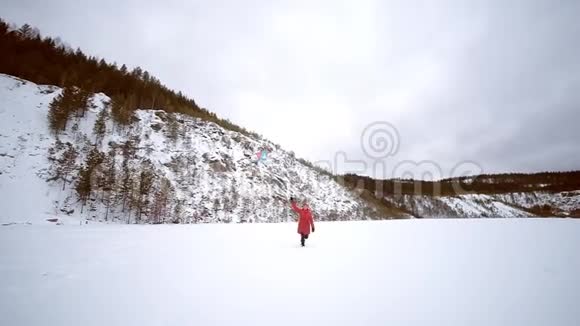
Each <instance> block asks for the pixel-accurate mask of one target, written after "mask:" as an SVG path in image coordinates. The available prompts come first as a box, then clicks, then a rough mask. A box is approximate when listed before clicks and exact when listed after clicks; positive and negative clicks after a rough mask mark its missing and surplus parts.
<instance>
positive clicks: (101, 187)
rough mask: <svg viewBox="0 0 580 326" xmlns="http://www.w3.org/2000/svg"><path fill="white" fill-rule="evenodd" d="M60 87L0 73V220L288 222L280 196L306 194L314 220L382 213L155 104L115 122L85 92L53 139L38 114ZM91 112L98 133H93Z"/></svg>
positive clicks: (264, 144) (274, 152)
mask: <svg viewBox="0 0 580 326" xmlns="http://www.w3.org/2000/svg"><path fill="white" fill-rule="evenodd" d="M61 91H62V90H61V89H59V88H57V87H53V86H39V85H36V84H34V83H31V82H27V81H23V80H19V79H17V78H14V77H11V76H6V75H0V127H1V131H0V133H1V135H0V173H1V174H0V200H1V201H2V206H3V212H1V213H0V216H2V220H3V221H4V222H6V221H8V222H11V221H16V222H26V221H34V220H45V219H46V218H49V217H59V216H60V217H61V220H67V218H66V216H71V217H74V218H83V219H91V220H102V221H104V220H107V221H119V222H131V223H133V222H139V223H148V222H154V223H163V222H166V223H167V222H179V223H198V222H226V223H228V222H277V221H288V220H293V219H294V214H293V213H292V212H291V211H290V210H289V207H288V199H289V197H290V196H294V197H297V198H298V199H299V200H300V199H305V200H308V202H309V204H310V206H311V207H312V208H313V210H314V211H315V214H316V217H317V219H319V220H353V219H367V218H369V217H381V218H384V217H387V216H378V215H377V214H378V213H377V211H376V210H375V209H374V208H372V207H371V206H369V205H368V204H367V203H366V202H365V201H363V200H361V199H360V198H358V197H357V196H356V195H355V194H353V193H351V192H350V191H348V190H347V189H346V188H344V187H342V186H341V185H339V184H338V183H336V182H335V181H334V180H333V179H332V178H331V177H329V176H328V175H325V174H323V173H320V172H318V171H317V170H314V169H312V168H311V167H309V166H306V165H304V164H302V163H301V162H299V161H298V160H297V159H296V158H295V157H294V156H293V155H292V154H291V153H289V152H286V151H285V150H283V149H282V148H280V147H279V146H277V145H275V144H273V143H271V142H269V141H267V140H257V139H253V138H249V137H247V136H245V135H242V134H240V133H236V132H233V131H229V130H225V129H223V128H221V127H219V126H218V125H216V124H214V123H211V122H207V121H202V120H200V119H196V118H191V117H189V116H185V115H181V114H170V113H166V112H163V111H160V110H138V111H135V115H134V117H133V123H131V124H130V125H128V126H122V125H118V124H116V123H115V122H114V121H113V119H111V118H110V116H111V114H110V110H111V108H110V107H111V106H110V99H109V98H108V97H107V96H106V95H105V94H94V95H93V96H91V98H90V101H89V103H90V104H89V105H88V108H87V110H86V111H85V112H84V113H83V114H80V115H78V116H74V117H73V118H71V121H70V122H69V123H68V125H67V128H66V130H65V131H63V132H60V133H59V134H58V135H53V134H52V133H51V132H50V131H49V128H48V123H47V113H48V110H49V104H50V102H51V101H52V100H53V99H54V98H55V96H57V95H58V94H59V93H60V92H61ZM99 118H101V119H104V125H105V132H104V134H103V135H102V137H99V136H98V135H97V134H96V133H95V132H94V130H95V124H96V123H97V121H98V120H99ZM262 151H265V152H266V155H265V156H264V157H263V158H262V159H261V160H259V156H258V153H260V152H262ZM71 153H73V154H74V155H72V156H74V158H73V160H72V162H69V163H71V166H68V167H67V166H66V165H67V155H68V156H71ZM69 158H70V157H69ZM93 158H94V160H93ZM69 161H70V159H69ZM95 162H96V163H97V164H95ZM93 165H94V166H93ZM83 169H85V170H84V171H86V170H90V171H89V172H90V173H89V174H90V178H89V179H90V180H89V181H88V183H89V184H90V193H89V194H88V197H82V196H80V195H79V192H78V191H77V190H76V188H79V184H80V183H82V180H81V179H82V177H81V172H82V171H83ZM65 172H66V173H65ZM64 174H66V175H64ZM63 188H64V190H63ZM83 198H84V199H83ZM71 221H74V219H72V220H71Z"/></svg>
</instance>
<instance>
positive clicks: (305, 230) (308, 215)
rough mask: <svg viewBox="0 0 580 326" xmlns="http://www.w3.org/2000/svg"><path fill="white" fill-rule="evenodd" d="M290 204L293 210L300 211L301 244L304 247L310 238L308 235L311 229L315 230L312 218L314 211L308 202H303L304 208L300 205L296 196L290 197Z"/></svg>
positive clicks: (299, 230) (299, 229)
mask: <svg viewBox="0 0 580 326" xmlns="http://www.w3.org/2000/svg"><path fill="white" fill-rule="evenodd" d="M290 205H291V206H292V210H294V211H295V212H296V213H298V233H299V234H300V244H301V245H302V247H304V245H305V241H306V239H308V235H309V234H310V229H311V228H312V232H314V219H313V218H312V212H311V211H310V207H308V204H307V203H306V202H304V203H303V204H302V208H300V207H298V205H296V201H295V200H294V197H290Z"/></svg>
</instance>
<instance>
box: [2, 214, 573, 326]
mask: <svg viewBox="0 0 580 326" xmlns="http://www.w3.org/2000/svg"><path fill="white" fill-rule="evenodd" d="M316 226H317V229H316V232H315V233H313V234H312V235H311V237H310V239H309V240H308V241H307V246H306V247H305V248H301V247H299V244H298V242H299V241H298V235H297V234H296V233H295V232H296V225H295V224H294V223H278V224H271V223H267V224H198V225H141V226H135V225H118V224H117V225H116V224H98V223H94V224H91V223H89V224H88V225H82V226H80V225H62V226H56V225H43V224H38V225H10V226H3V227H0V251H1V253H0V325H10V326H18V325H108V326H113V325H141V326H145V325H236V326H237V325H256V326H259V325H267V326H270V325H292V326H296V325H301V326H306V325H317V326H318V325H458V326H463V325H481V326H490V325H510V326H517V325H522V326H534V325H538V326H539V325H542V326H543V325H559V326H566V325H569V326H576V325H580V310H579V309H578V302H580V251H579V250H578V248H580V221H579V220H574V219H477V220H473V219H445V220H439V219H433V220H399V221H374V222H371V221H358V222H321V223H317V225H316Z"/></svg>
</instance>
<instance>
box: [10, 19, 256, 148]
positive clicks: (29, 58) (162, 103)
mask: <svg viewBox="0 0 580 326" xmlns="http://www.w3.org/2000/svg"><path fill="white" fill-rule="evenodd" d="M0 49H2V50H1V51H0V72H2V73H5V74H9V75H13V76H16V77H19V78H22V79H26V80H30V81H32V82H34V83H37V84H49V85H56V86H60V87H62V88H65V90H66V89H69V90H70V89H72V88H73V87H76V88H78V89H80V90H82V92H84V93H87V94H91V93H97V92H103V93H105V94H107V95H108V96H109V97H111V99H112V101H113V103H112V105H113V107H112V109H113V115H114V116H116V118H118V122H124V123H130V122H131V116H132V112H133V111H135V110H136V109H138V108H141V109H161V110H165V111H167V112H179V113H183V114H187V115H190V116H193V117H198V118H201V119H203V120H206V121H211V122H214V123H216V124H218V125H220V126H222V127H223V128H225V129H228V130H233V131H237V132H240V133H243V134H245V135H248V136H251V137H253V138H256V139H260V138H261V136H260V135H258V134H256V133H253V132H249V131H248V130H246V129H244V128H242V127H240V126H237V125H235V124H233V123H231V122H230V121H228V120H225V119H220V118H218V117H217V116H216V114H215V113H212V112H209V111H208V110H206V109H204V108H200V107H199V106H198V105H197V104H196V103H195V101H194V100H193V99H191V98H188V97H187V96H185V95H184V94H182V93H181V92H177V93H176V92H174V91H172V90H170V89H168V88H167V87H166V86H164V85H163V84H161V82H160V81H159V80H158V79H157V78H155V77H154V76H152V75H151V74H150V73H149V72H147V71H146V70H143V69H142V68H140V67H135V68H134V69H133V70H131V71H130V70H129V69H128V68H127V66H126V65H124V64H123V65H121V66H120V67H119V66H117V64H116V63H110V62H107V61H105V60H104V59H99V58H97V57H94V56H87V55H85V54H84V53H83V52H82V51H81V50H80V49H77V50H73V49H71V48H70V47H69V46H68V45H66V44H65V43H63V42H62V41H61V40H60V39H59V38H51V37H42V36H41V34H40V31H39V30H38V29H37V28H33V27H31V26H30V25H28V24H24V25H22V26H21V27H16V26H10V25H8V24H7V23H6V22H4V21H3V20H2V19H0ZM66 111H67V110H62V111H61V112H59V113H58V114H57V116H55V117H53V118H54V119H55V120H58V121H61V122H63V121H66V119H64V117H65V116H66V115H67V114H68V112H66ZM58 115H60V116H58ZM54 127H57V129H58V128H63V127H66V126H63V125H58V123H56V124H55V125H54Z"/></svg>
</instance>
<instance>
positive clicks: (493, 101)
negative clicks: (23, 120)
mask: <svg viewBox="0 0 580 326" xmlns="http://www.w3.org/2000/svg"><path fill="white" fill-rule="evenodd" d="M0 15H1V17H2V18H3V19H5V20H7V21H8V22H13V23H16V24H19V25H20V24H23V23H29V24H31V25H33V26H36V27H38V28H40V30H41V32H42V33H43V35H51V36H60V37H61V38H62V39H63V40H64V41H66V42H67V43H69V44H70V45H71V46H73V47H77V46H78V47H81V48H82V49H83V51H84V52H85V53H87V54H90V55H96V56H99V57H104V58H105V59H107V60H108V61H116V62H118V63H126V64H127V65H128V66H130V67H134V66H137V65H138V66H141V67H142V68H143V69H145V70H148V71H149V72H150V73H152V74H153V75H155V76H157V77H158V78H159V79H160V80H161V81H162V82H163V83H164V84H165V85H167V86H169V87H170V88H173V89H175V90H181V91H183V92H184V93H186V94H187V95H189V96H190V97H192V98H194V99H195V100H196V102H197V103H198V104H199V105H200V106H202V107H206V108H207V109H209V110H210V111H214V112H216V113H217V114H218V115H219V116H221V117H225V118H229V119H230V120H232V121H233V122H235V123H237V124H239V125H241V126H244V127H246V128H248V129H250V130H254V131H257V132H259V133H261V134H262V135H264V136H265V137H267V138H268V139H270V140H272V141H274V142H276V143H278V144H280V145H282V146H283V147H284V148H285V149H288V150H294V151H295V152H296V154H297V155H298V156H301V157H305V158H307V159H309V160H311V161H323V160H327V161H330V162H333V163H332V168H333V169H335V170H337V172H345V171H352V172H359V173H366V174H369V175H375V176H377V177H391V176H392V175H393V174H395V175H402V174H403V172H405V171H407V170H408V171H410V172H411V173H414V174H415V176H416V177H420V176H421V175H422V174H423V172H425V171H426V170H427V172H432V174H433V175H434V176H435V177H440V176H449V175H451V174H454V175H456V174H457V173H456V172H457V171H455V172H453V168H454V167H455V166H456V165H458V164H461V163H462V162H465V161H471V162H473V163H469V164H467V165H465V164H463V165H461V167H460V168H461V169H464V170H465V168H466V167H467V168H466V169H467V170H473V171H474V172H480V171H477V169H479V167H481V169H482V171H481V172H484V173H493V172H507V171H519V172H529V171H543V170H570V169H580V131H579V130H578V127H579V125H580V41H579V37H580V19H579V18H578V17H580V1H557V0H551V1H550V0H547V1H534V0H523V1H509V0H507V1H500V0H498V1H475V0H470V1H463V0H461V1H448V0H438V1H406V0H404V1H366V0H357V1H349V2H340V1H336V0H331V1H151V0H139V1H79V0H53V1H50V4H48V3H46V2H42V1H29V0H3V1H2V2H1V3H0ZM380 121H385V122H388V123H390V124H391V125H392V126H394V128H396V131H397V132H396V133H395V131H393V130H392V129H389V127H385V128H386V129H384V128H383V129H384V132H387V133H388V134H389V135H390V136H391V137H388V138H387V139H390V140H393V139H395V140H396V142H394V141H391V142H390V143H383V144H381V143H380V141H379V142H377V143H374V145H377V146H380V145H385V146H386V148H385V152H384V153H382V154H381V153H376V152H375V153H372V150H373V149H376V148H374V147H373V148H370V149H369V147H368V146H369V145H368V144H366V145H362V144H361V135H362V134H363V130H365V127H366V126H369V125H371V128H374V127H378V128H381V125H380V124H375V125H372V124H373V123H374V122H380ZM369 130H370V129H369ZM367 134H369V135H371V134H372V135H374V136H377V137H379V136H381V133H380V132H379V133H376V134H374V133H372V132H367ZM383 135H384V134H383ZM389 135H387V136H389ZM379 138H380V137H379ZM379 140H380V139H379ZM367 143H368V142H367ZM397 145H398V146H397ZM362 146H365V149H366V151H365V150H363V148H361V147H362ZM336 153H343V154H339V155H338V156H337V155H336ZM367 154H368V155H367ZM387 154H393V155H390V156H388V157H386V160H381V161H380V162H382V164H383V166H384V167H385V168H383V169H382V170H381V171H383V172H380V173H378V172H376V171H373V170H374V169H373V168H372V164H373V162H377V160H376V159H375V158H376V157H380V158H381V159H382V158H383V157H385V156H386V155H387ZM335 158H337V159H335ZM354 160H363V161H365V162H366V163H367V166H366V167H365V166H363V165H361V164H355V163H352V162H350V161H354ZM421 161H430V162H432V163H430V164H431V165H429V164H423V165H422V166H414V167H413V165H414V164H415V163H417V162H421ZM400 162H407V163H405V164H406V165H405V164H403V165H400ZM433 164H437V165H438V166H440V167H441V172H438V171H436V169H435V168H434V167H433ZM405 166H407V167H405ZM467 172H468V173H469V172H470V171H467ZM438 174H441V175H438ZM426 178H429V176H427V177H426Z"/></svg>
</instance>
